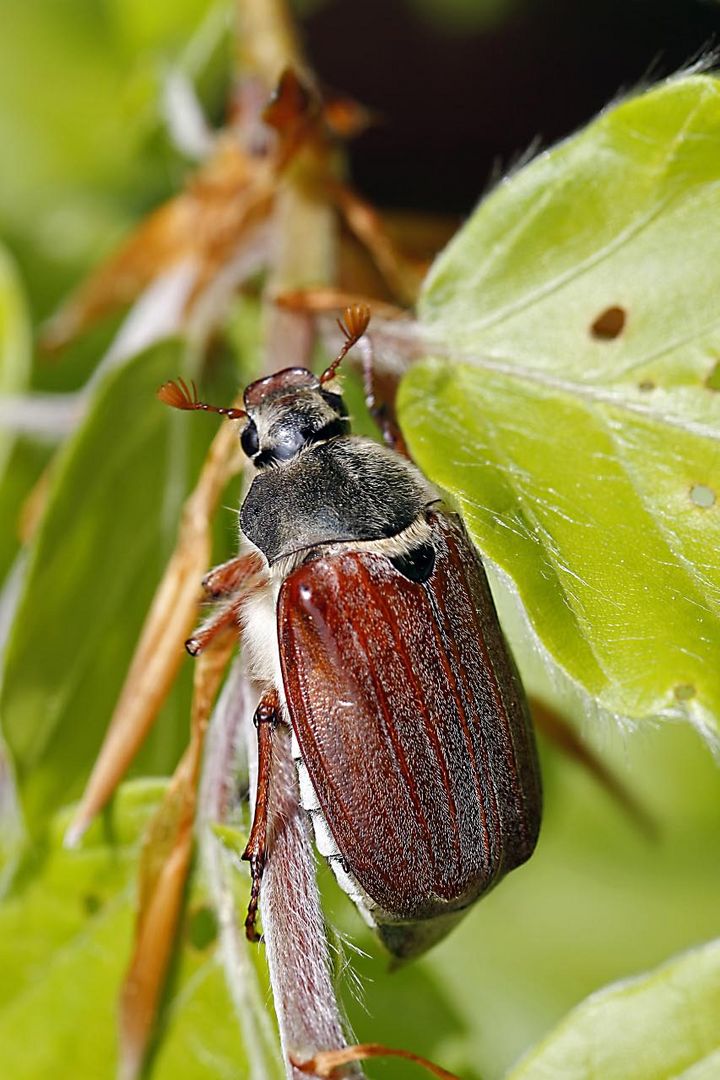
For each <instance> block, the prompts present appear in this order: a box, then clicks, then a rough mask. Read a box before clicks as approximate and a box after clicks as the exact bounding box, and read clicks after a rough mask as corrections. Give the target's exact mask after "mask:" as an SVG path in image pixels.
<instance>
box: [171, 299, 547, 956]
mask: <svg viewBox="0 0 720 1080" xmlns="http://www.w3.org/2000/svg"><path fill="white" fill-rule="evenodd" d="M369 319H370V311H369V309H368V308H367V307H365V306H364V305H355V306H354V307H351V308H348V309H347V310H346V312H345V316H344V320H345V321H344V323H342V322H341V323H340V326H341V329H342V330H343V332H344V334H345V339H346V340H345V344H344V346H343V348H342V350H341V352H340V354H339V356H338V357H337V359H336V360H335V361H334V362H333V363H332V364H331V365H330V367H328V368H327V370H326V371H325V372H324V373H323V374H322V375H321V376H320V377H317V376H316V375H314V374H312V372H310V371H308V370H305V369H304V368H288V369H286V370H284V371H279V372H278V373H276V374H274V375H270V376H269V377H267V378H264V379H260V380H258V381H257V382H254V383H252V384H251V385H250V386H248V387H247V389H246V390H245V394H244V409H220V408H217V407H215V406H211V405H208V404H206V403H205V402H202V401H199V400H198V397H197V392H196V391H195V387H194V386H193V390H192V393H191V392H190V390H189V389H188V387H187V386H186V385H185V384H184V383H182V382H180V383H166V384H165V385H164V386H163V387H161V389H160V390H159V392H158V393H159V396H160V398H161V400H163V401H164V402H166V403H167V404H169V405H172V406H174V407H176V408H181V409H205V410H209V411H214V412H218V413H221V414H224V415H226V416H228V417H230V418H231V419H243V420H245V425H244V427H243V430H242V433H241V437H240V439H241V445H242V448H243V450H244V452H245V454H246V456H247V457H248V459H249V461H250V462H251V463H252V467H253V470H254V479H253V481H252V484H251V486H250V488H249V490H248V493H247V495H246V497H245V499H244V501H243V503H242V507H241V510H240V529H241V548H240V554H239V555H238V557H237V558H236V559H234V560H231V562H229V563H226V564H225V565H224V566H222V567H219V568H218V569H216V570H215V571H212V572H211V574H210V575H208V577H207V578H206V582H205V584H206V588H207V590H208V592H209V593H210V594H211V595H212V596H213V597H215V598H221V599H223V601H224V602H223V606H222V608H221V610H220V612H219V613H218V614H217V616H216V617H215V618H214V619H213V620H212V621H211V622H210V623H209V624H207V625H206V626H205V627H204V628H203V629H202V630H201V631H200V632H199V633H198V634H196V635H195V636H194V637H193V638H191V639H190V642H189V643H188V648H189V650H190V651H191V652H193V653H197V652H199V651H200V650H201V649H202V648H204V646H205V645H206V644H207V642H208V641H209V640H211V638H212V636H213V635H214V633H216V632H217V631H218V630H219V629H220V628H222V627H224V626H227V625H228V622H230V621H233V620H235V621H237V624H238V626H239V629H240V633H241V637H242V642H243V646H244V648H245V649H246V651H247V654H248V658H249V665H250V670H251V672H252V675H253V676H254V678H255V679H256V680H257V681H258V682H259V683H260V684H261V686H262V687H263V688H264V689H263V693H262V696H261V700H260V703H259V705H258V707H257V710H256V713H255V724H256V727H257V736H258V791H257V799H256V805H255V816H254V820H253V825H252V830H251V833H250V838H249V841H248V845H247V849H246V851H245V852H244V855H243V858H245V859H247V860H248V861H249V862H250V869H251V874H252V891H251V898H250V904H249V908H248V914H247V919H246V930H247V934H248V936H249V937H250V938H256V937H257V932H256V929H255V922H256V916H257V906H258V897H259V892H260V885H261V878H262V871H263V866H264V864H265V860H266V858H267V857H268V855H269V856H270V857H271V855H272V853H271V852H270V853H268V852H267V850H266V832H267V814H268V795H269V777H270V770H271V756H272V745H273V730H274V728H275V727H276V725H278V724H290V725H291V727H292V733H293V747H294V756H295V759H296V762H297V768H298V778H299V784H300V794H301V799H302V802H303V805H304V807H305V808H306V810H307V811H308V813H309V814H310V816H311V819H312V822H313V826H314V831H315V838H316V843H317V846H318V850H319V851H320V853H321V854H322V855H324V856H326V857H327V859H328V860H329V862H330V865H331V867H332V869H333V871H334V873H335V876H336V878H337V879H338V881H339V883H340V884H341V886H342V887H343V888H344V889H345V890H346V891H347V892H348V893H349V894H350V896H351V897H352V899H353V900H354V901H355V903H356V904H357V906H358V908H359V910H360V912H361V914H362V916H363V917H364V918H365V920H366V921H367V922H368V923H370V924H371V925H372V926H374V927H376V928H377V930H378V932H379V934H380V937H381V939H382V940H383V942H384V944H385V945H386V947H387V948H388V949H389V951H390V952H391V953H392V954H393V955H394V956H396V957H398V958H401V959H404V958H407V957H410V956H413V955H416V954H418V953H420V952H422V951H424V950H425V949H426V948H428V947H429V946H430V945H432V944H433V943H434V942H435V941H436V940H437V939H438V938H440V937H442V936H443V935H444V934H445V933H447V931H448V930H449V929H450V928H451V927H452V926H453V925H454V924H455V923H456V922H457V921H458V919H459V918H460V917H461V916H462V914H463V913H464V911H465V910H466V909H467V908H468V906H469V905H470V904H472V903H473V901H475V900H476V899H477V898H478V897H479V896H481V895H482V894H483V893H485V892H487V891H488V889H490V888H491V887H492V886H493V885H494V884H496V883H497V882H498V881H499V880H500V879H501V878H502V877H503V875H504V874H506V873H507V872H508V871H509V870H512V869H513V868H514V867H516V866H518V865H519V864H520V863H522V862H524V861H525V860H526V859H527V858H528V857H529V856H530V854H531V853H532V851H533V848H534V847H535V843H536V840H537V835H538V829H539V824H540V814H541V794H540V780H539V772H538V764H537V757H536V751H535V743H534V738H533V734H532V728H531V725H530V719H529V714H528V709H527V705H526V702H525V697H524V694H523V690H522V687H521V684H520V681H519V678H518V674H517V671H516V668H515V665H514V663H513V660H512V657H511V655H510V653H509V651H508V647H507V645H506V643H505V640H504V638H503V634H502V631H501V629H500V626H499V623H498V619H497V615H496V612H495V607H494V604H493V600H492V596H491V593H490V589H489V587H488V583H487V579H486V576H485V572H484V570H483V567H482V564H481V562H480V559H479V557H478V555H477V553H476V551H475V549H474V547H473V545H472V543H471V542H470V540H469V538H468V536H467V533H466V532H465V529H464V527H463V525H462V522H461V520H460V518H459V517H458V516H457V515H456V514H455V513H453V512H452V511H451V510H450V509H449V508H447V507H446V506H445V504H444V503H443V501H442V499H441V498H440V497H439V496H438V493H437V491H435V489H434V488H433V487H432V485H431V484H430V483H429V482H428V480H427V479H426V478H425V477H424V476H423V475H422V473H421V472H420V471H419V470H418V469H417V467H416V466H415V465H414V464H413V463H412V461H411V460H410V458H409V456H408V455H407V452H406V451H405V448H404V444H403V443H402V439H401V437H400V434H399V432H398V431H397V430H396V429H395V427H394V425H393V424H392V423H391V422H390V421H389V420H388V419H387V417H386V416H385V415H384V413H383V411H382V410H381V409H380V408H378V407H377V406H376V403H375V400H374V394H373V378H372V370H371V367H370V364H369V361H368V362H366V365H365V379H366V392H367V395H368V404H369V406H370V408H371V411H372V412H373V413H374V415H376V417H377V418H378V419H379V421H380V424H381V428H382V431H383V435H384V437H385V443H386V445H384V446H383V445H380V444H379V443H376V442H374V441H373V440H371V439H367V438H363V437H360V436H356V435H352V434H351V432H350V421H349V418H348V414H347V410H346V407H345V404H344V402H343V399H342V397H341V396H340V394H339V393H338V392H337V391H336V389H332V388H331V387H332V386H333V383H334V377H335V374H336V371H337V368H338V366H339V364H340V363H341V361H342V359H343V358H344V356H345V355H346V353H347V352H348V351H349V349H350V348H351V347H352V346H353V345H354V344H356V342H357V341H358V340H359V339H360V337H362V335H363V334H364V332H365V330H366V329H367V325H368V322H369Z"/></svg>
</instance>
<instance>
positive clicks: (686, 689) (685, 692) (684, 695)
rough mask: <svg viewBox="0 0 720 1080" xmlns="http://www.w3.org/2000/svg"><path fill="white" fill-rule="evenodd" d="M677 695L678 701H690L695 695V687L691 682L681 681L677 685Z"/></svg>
mask: <svg viewBox="0 0 720 1080" xmlns="http://www.w3.org/2000/svg"><path fill="white" fill-rule="evenodd" d="M675 697H676V698H677V700H678V701H689V700H690V698H694V697H695V687H694V686H692V685H691V684H690V683H680V685H679V686H676V687H675Z"/></svg>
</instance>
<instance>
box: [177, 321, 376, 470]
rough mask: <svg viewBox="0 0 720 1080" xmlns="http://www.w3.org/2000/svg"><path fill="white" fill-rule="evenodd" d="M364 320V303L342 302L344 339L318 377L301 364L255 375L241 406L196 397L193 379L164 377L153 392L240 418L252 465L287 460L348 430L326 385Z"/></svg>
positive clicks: (361, 330) (342, 410)
mask: <svg viewBox="0 0 720 1080" xmlns="http://www.w3.org/2000/svg"><path fill="white" fill-rule="evenodd" d="M369 322H370V308H369V307H368V306H367V304H353V305H352V306H351V307H348V308H346V309H345V312H344V321H343V320H341V319H338V326H339V327H340V330H341V331H342V334H343V337H344V338H345V343H344V345H343V347H342V349H341V350H340V352H339V353H338V355H337V356H336V357H335V359H334V360H333V362H332V364H330V366H329V367H328V368H326V369H325V371H324V372H323V373H322V375H321V376H320V377H319V378H318V376H317V375H313V373H312V372H311V371H308V370H307V369H306V368H285V370H284V371H278V372H276V373H275V374H274V375H268V376H267V377H266V378H264V379H258V380H257V381H256V382H254V383H250V385H249V386H248V387H247V389H246V390H245V394H244V399H243V404H244V405H245V408H244V409H238V408H235V407H234V406H233V407H231V408H219V407H218V406H217V405H209V404H208V403H207V402H206V401H200V399H199V398H198V392H197V387H196V386H195V383H191V386H188V385H187V383H186V382H185V380H184V379H176V380H174V381H171V382H166V383H164V384H163V385H162V386H161V387H160V389H159V390H158V392H157V393H158V397H159V398H160V400H161V401H163V402H164V403H165V404H166V405H171V406H172V407H173V408H174V409H203V410H204V411H205V412H214V413H220V414H221V415H222V416H227V417H228V418H229V419H230V420H242V419H245V420H246V421H247V423H246V424H245V427H244V428H243V430H242V433H241V435H240V443H241V445H242V448H243V450H244V451H245V454H246V455H247V456H248V457H249V458H250V460H251V461H252V463H253V465H255V467H256V468H258V469H262V468H264V467H265V466H267V465H279V464H281V463H282V462H284V461H291V460H292V459H293V458H294V457H296V456H297V455H298V454H299V453H300V451H301V450H302V449H303V448H304V447H306V446H310V445H312V443H318V442H327V440H328V439H334V438H336V437H337V436H338V435H347V434H348V433H349V431H350V421H349V420H348V414H347V409H346V408H345V402H344V401H343V399H342V397H341V396H340V394H335V393H333V392H332V391H331V390H327V389H326V386H327V384H328V383H332V381H333V379H334V378H335V373H336V371H337V369H338V367H339V365H340V364H341V362H342V360H343V359H344V357H345V356H346V355H347V353H348V352H349V350H350V349H351V348H352V347H353V345H355V344H356V343H357V342H358V341H359V340H360V338H361V337H362V335H363V334H364V333H365V331H366V330H367V327H368V323H369Z"/></svg>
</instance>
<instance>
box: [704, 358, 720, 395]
mask: <svg viewBox="0 0 720 1080" xmlns="http://www.w3.org/2000/svg"><path fill="white" fill-rule="evenodd" d="M705 385H706V386H707V388H708V390H720V360H717V361H716V362H715V364H713V368H712V371H711V372H710V374H709V375H708V377H707V379H706V380H705Z"/></svg>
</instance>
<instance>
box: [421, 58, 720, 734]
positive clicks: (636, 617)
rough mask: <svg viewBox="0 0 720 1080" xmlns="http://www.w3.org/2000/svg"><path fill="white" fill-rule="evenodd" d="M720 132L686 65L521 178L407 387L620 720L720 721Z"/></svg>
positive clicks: (443, 454) (487, 522)
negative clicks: (719, 223) (684, 71)
mask: <svg viewBox="0 0 720 1080" xmlns="http://www.w3.org/2000/svg"><path fill="white" fill-rule="evenodd" d="M719 142H720V82H718V80H716V79H715V78H712V77H710V76H702V75H697V76H690V77H686V78H682V79H676V80H673V81H670V82H667V83H665V84H663V85H661V86H659V87H657V88H656V89H654V90H652V91H651V92H649V93H647V94H644V95H642V96H640V97H637V98H634V99H631V100H629V101H625V102H623V103H622V104H620V105H618V106H617V107H616V108H613V109H611V110H608V111H607V112H606V113H604V114H603V115H602V116H601V117H600V118H599V119H598V120H596V121H595V122H594V123H593V124H591V125H590V126H589V127H588V128H587V129H586V130H585V131H583V132H582V133H581V134H579V135H578V136H576V137H575V138H573V139H570V140H569V141H567V142H566V143H564V144H562V145H561V146H559V147H558V148H556V149H554V150H552V151H550V152H548V153H545V154H542V155H541V156H540V157H539V158H538V159H537V160H535V161H534V162H533V163H532V164H530V165H529V166H527V167H526V168H525V169H523V170H522V171H521V172H519V173H518V174H517V175H515V176H511V177H509V178H508V179H507V180H506V181H505V182H504V183H503V184H501V185H500V186H499V187H498V188H497V189H496V190H495V191H494V192H493V193H492V195H491V196H490V197H489V198H488V199H486V200H485V201H484V202H483V203H482V204H481V206H480V207H479V208H478V210H477V211H476V213H475V214H474V216H473V217H472V218H471V220H470V221H469V222H468V224H467V225H466V226H465V227H464V228H463V229H462V230H461V232H460V233H459V234H458V236H457V237H456V239H455V240H454V241H453V242H452V243H451V244H450V245H449V247H448V248H447V249H446V250H445V251H444V252H443V253H442V255H441V256H440V257H439V258H438V260H437V261H436V263H435V265H434V267H433V269H432V271H431V273H430V275H429V277H428V279H427V281H426V284H425V287H424V290H423V296H422V301H421V305H420V310H421V317H422V320H423V323H424V324H425V327H426V329H427V331H428V333H429V334H430V335H432V339H433V340H436V341H437V342H438V344H437V349H436V350H434V349H432V348H431V350H430V351H431V352H433V351H434V352H436V355H435V356H434V357H432V358H431V359H429V360H428V361H427V362H425V363H424V364H422V365H419V366H418V367H416V368H415V369H413V370H412V371H411V372H410V373H409V375H408V376H407V378H406V380H405V381H404V383H403V386H402V389H401V396H400V415H401V420H402V424H403V428H404V430H405V432H406V433H407V436H408V439H409V442H410V446H411V448H412V451H413V453H414V455H415V456H416V458H417V460H418V461H419V462H420V464H421V465H422V466H423V468H424V469H425V471H426V472H427V473H428V474H429V475H430V476H431V477H432V478H433V479H434V480H436V481H438V482H439V483H440V484H441V485H442V486H443V487H444V488H446V489H447V490H448V491H450V492H451V493H452V494H453V495H455V496H456V497H457V499H458V501H459V503H460V506H461V507H462V510H463V513H464V514H465V517H466V520H467V522H468V525H469V527H470V529H471V531H472V534H473V536H474V537H475V539H476V541H477V543H478V546H479V547H480V549H481V550H482V551H483V552H484V553H486V554H487V555H488V556H489V558H490V559H491V560H492V561H493V562H494V563H496V564H497V565H498V566H499V567H500V568H501V569H502V570H504V571H506V572H507V574H509V575H510V576H511V577H512V578H513V580H514V582H515V584H516V586H517V591H518V593H519V595H520V598H521V600H522V603H523V604H524V607H525V609H526V611H527V613H528V615H529V618H530V621H531V623H532V625H533V627H534V630H535V632H536V634H537V635H538V637H539V638H540V640H541V642H542V643H543V645H544V646H545V647H546V649H547V650H548V651H549V653H550V655H551V656H552V657H553V658H554V660H555V661H556V662H557V664H559V665H560V667H561V668H562V669H564V670H565V671H566V672H567V673H568V674H569V675H570V677H571V678H572V680H574V681H575V682H576V683H577V684H579V685H580V686H581V687H582V688H583V689H584V690H585V691H586V692H587V693H588V694H590V695H591V696H592V697H593V698H595V699H596V700H597V701H598V702H599V703H600V704H601V705H602V706H604V707H605V708H606V709H607V710H609V711H610V712H613V713H617V714H622V715H624V716H628V717H632V718H640V717H646V716H657V715H669V716H683V715H685V716H689V717H690V718H691V719H692V720H693V721H694V722H695V723H696V724H697V725H698V726H700V727H703V728H704V729H705V731H706V732H708V733H710V732H712V733H713V734H716V733H717V730H718V717H720V678H719V677H718V664H717V658H718V655H719V653H718V650H719V649H720V619H719V616H720V560H718V558H717V552H718V549H719V547H720V442H719V440H720V396H719V395H718V393H717V385H718V382H717V371H718V367H717V365H718V356H720V314H719V313H718V304H717V297H718V290H719V289H720V269H719V268H720V231H718V230H717V229H716V228H714V227H713V222H715V221H716V220H717V219H718V215H720V156H719V155H718V153H717V147H718V144H719ZM611 309H621V310H615V311H614V312H613V311H612V310H611ZM623 318H624V325H621V323H622V321H623ZM613 334H614V335H615V336H613Z"/></svg>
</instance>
